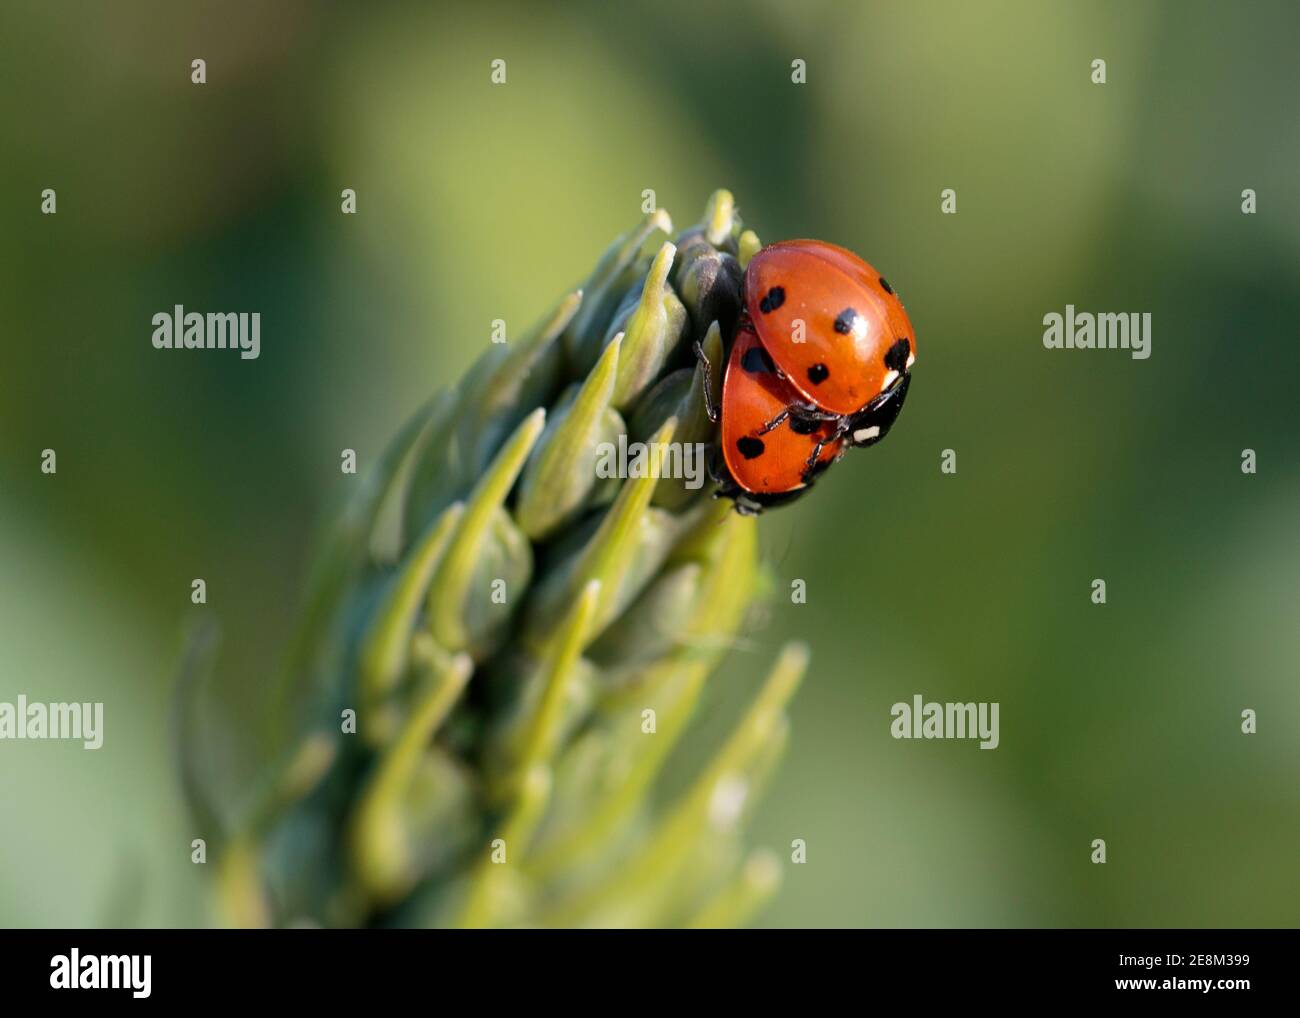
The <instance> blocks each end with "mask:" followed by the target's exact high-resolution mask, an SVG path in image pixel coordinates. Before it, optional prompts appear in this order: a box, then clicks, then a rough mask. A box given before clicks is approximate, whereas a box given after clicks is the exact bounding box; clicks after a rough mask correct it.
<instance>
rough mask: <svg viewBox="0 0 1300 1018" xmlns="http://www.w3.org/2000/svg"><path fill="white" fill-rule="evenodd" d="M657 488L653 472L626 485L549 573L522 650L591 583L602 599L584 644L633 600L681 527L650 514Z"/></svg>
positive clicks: (667, 433)
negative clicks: (597, 587) (596, 584)
mask: <svg viewBox="0 0 1300 1018" xmlns="http://www.w3.org/2000/svg"><path fill="white" fill-rule="evenodd" d="M676 424H677V422H676V421H673V420H669V421H667V422H665V423H664V425H663V427H661V428H660V429H659V431H658V432H657V433H656V434H655V435H654V436H653V440H654V441H655V442H658V443H661V444H666V443H668V442H670V441H671V440H672V435H673V429H674V428H675V427H676ZM656 483H658V482H657V478H655V477H654V476H653V474H652V473H651V472H647V473H646V474H645V475H644V476H641V477H633V478H629V479H628V480H627V481H625V482H624V484H623V487H622V489H621V490H620V491H619V494H618V498H616V499H615V500H614V504H613V505H611V506H610V507H609V509H608V510H607V511H606V512H605V514H604V516H603V517H602V518H601V520H600V523H599V524H598V525H597V527H596V530H595V532H594V533H593V534H592V535H591V536H590V538H589V539H587V540H586V541H584V542H583V543H582V545H581V549H580V550H579V551H577V552H576V553H571V554H569V555H568V556H567V558H565V559H564V560H563V561H561V562H560V563H559V564H557V565H555V566H554V567H553V568H551V569H550V570H549V573H548V575H547V577H546V579H545V580H543V582H542V583H540V584H538V586H537V588H536V591H535V594H534V597H533V599H532V601H531V602H530V604H529V618H528V620H527V627H528V628H527V631H526V634H525V643H526V645H535V644H537V643H539V642H541V641H543V640H544V639H545V636H546V634H548V633H549V632H550V631H551V629H552V628H553V627H554V626H555V625H557V624H558V623H559V620H560V619H561V618H562V617H563V616H564V614H565V613H566V611H567V610H568V606H569V605H571V604H573V601H574V599H575V598H576V597H577V596H578V593H579V592H581V591H582V590H583V589H585V588H586V586H587V584H588V583H590V582H591V581H592V580H596V581H599V583H600V585H601V599H600V603H599V604H598V606H597V608H596V613H595V619H594V621H593V623H592V626H591V627H590V629H589V631H588V633H587V637H586V638H587V641H588V642H590V641H591V640H593V639H595V637H596V636H598V635H599V634H600V632H601V631H602V630H603V629H604V628H605V626H606V625H608V624H609V622H610V621H611V620H612V619H613V618H614V617H615V616H616V615H617V614H618V613H619V612H621V611H622V610H623V609H624V608H626V607H627V605H628V604H629V603H631V601H632V599H633V598H635V597H636V595H637V594H638V593H639V592H640V590H641V588H642V587H643V586H644V585H645V583H646V581H647V580H648V579H649V578H650V576H651V575H653V573H654V572H655V570H657V569H658V568H659V566H660V565H661V564H662V563H663V560H664V558H665V557H666V556H667V554H668V552H669V551H670V550H671V549H672V546H673V543H674V541H675V540H676V538H677V534H678V529H679V526H680V523H679V521H678V520H677V518H676V517H674V516H673V515H672V514H670V513H665V512H662V511H659V510H650V498H651V496H652V495H653V494H654V489H655V485H656Z"/></svg>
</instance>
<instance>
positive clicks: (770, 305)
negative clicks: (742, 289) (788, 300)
mask: <svg viewBox="0 0 1300 1018" xmlns="http://www.w3.org/2000/svg"><path fill="white" fill-rule="evenodd" d="M784 303H785V287H783V286H774V287H772V289H770V290H768V291H767V293H766V294H764V295H763V299H762V300H761V301H759V302H758V310H760V311H762V312H763V314H765V315H766V314H770V313H771V312H773V311H775V310H776V309H777V308H779V307H780V306H781V305H782V304H784Z"/></svg>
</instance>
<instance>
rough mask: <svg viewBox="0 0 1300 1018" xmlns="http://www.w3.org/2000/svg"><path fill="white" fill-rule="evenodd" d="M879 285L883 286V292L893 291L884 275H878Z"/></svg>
mask: <svg viewBox="0 0 1300 1018" xmlns="http://www.w3.org/2000/svg"><path fill="white" fill-rule="evenodd" d="M880 285H881V286H883V287H884V288H885V293H893V292H894V288H893V287H892V286H890V285H889V280H888V279H886V278H885V277H884V276H881V277H880Z"/></svg>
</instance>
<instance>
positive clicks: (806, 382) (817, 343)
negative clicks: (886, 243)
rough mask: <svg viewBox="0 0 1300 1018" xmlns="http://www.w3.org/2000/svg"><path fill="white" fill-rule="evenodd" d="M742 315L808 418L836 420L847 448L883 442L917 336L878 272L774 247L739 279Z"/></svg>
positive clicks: (815, 243)
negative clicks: (888, 408)
mask: <svg viewBox="0 0 1300 1018" xmlns="http://www.w3.org/2000/svg"><path fill="white" fill-rule="evenodd" d="M745 311H746V313H747V314H748V315H749V318H750V319H751V320H752V321H753V323H754V330H755V331H756V332H757V333H758V337H759V339H760V340H761V341H762V343H763V346H764V348H766V350H767V352H768V353H770V354H771V355H772V360H773V361H774V362H775V363H776V366H777V367H778V368H779V369H780V371H781V373H782V374H783V375H785V376H786V378H788V379H789V381H790V384H791V385H792V386H794V388H795V389H797V390H798V392H799V394H800V396H802V397H803V400H804V402H805V403H806V405H807V411H808V412H809V413H810V414H811V413H818V414H820V415H822V416H823V417H824V418H826V419H834V420H835V422H836V427H837V428H838V429H840V430H841V433H847V434H848V437H849V441H850V443H851V444H853V445H868V444H871V443H872V442H876V441H879V440H880V439H881V438H883V437H884V433H885V431H886V430H888V425H890V424H892V423H893V418H894V417H897V415H898V410H900V409H901V408H902V397H903V396H904V395H905V394H906V386H907V381H908V374H909V371H910V369H911V367H912V362H913V361H914V360H915V359H916V335H915V333H914V332H913V331H912V323H911V321H910V320H909V319H908V317H907V312H906V311H904V310H903V304H902V302H901V301H900V300H899V299H898V296H897V294H895V293H894V290H893V288H892V287H891V286H890V285H889V283H887V282H886V281H885V279H884V277H883V276H881V275H880V273H879V272H877V271H876V270H875V269H873V268H872V267H871V266H870V265H868V264H867V263H866V262H864V261H863V260H862V259H861V258H859V257H858V256H857V255H855V254H853V252H851V251H846V250H845V249H844V248H842V247H836V246H835V245H834V244H827V243H824V242H823V241H819V240H786V241H782V242H780V243H779V244H771V245H769V246H768V247H765V248H763V249H762V250H761V251H759V252H758V253H757V254H756V255H754V257H753V259H752V260H751V261H750V263H749V267H748V269H747V270H746V271H745ZM896 388H897V389H900V390H902V391H898V392H895V389H896ZM891 402H892V403H893V404H894V409H893V411H892V414H891V415H888V422H887V423H886V424H882V422H881V421H880V420H879V417H880V413H879V411H880V410H881V409H882V408H883V406H884V405H886V404H889V403H891ZM875 427H880V431H878V432H877V431H873V428H875Z"/></svg>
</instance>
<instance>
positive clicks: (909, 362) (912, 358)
mask: <svg viewBox="0 0 1300 1018" xmlns="http://www.w3.org/2000/svg"><path fill="white" fill-rule="evenodd" d="M915 363H916V354H914V353H909V354H908V355H907V366H908V368H909V369H910V368H911V367H912V365H913V364H915Z"/></svg>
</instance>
